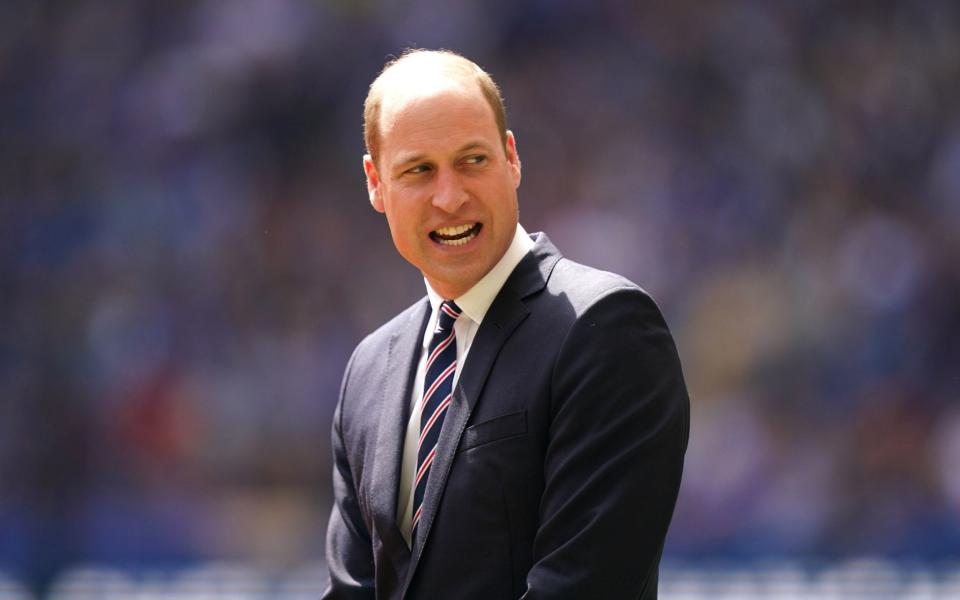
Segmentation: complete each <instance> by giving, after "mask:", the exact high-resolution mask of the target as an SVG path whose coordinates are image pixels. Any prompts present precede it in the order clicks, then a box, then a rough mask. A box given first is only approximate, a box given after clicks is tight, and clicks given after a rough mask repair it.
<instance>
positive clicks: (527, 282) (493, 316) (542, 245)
mask: <svg viewBox="0 0 960 600" xmlns="http://www.w3.org/2000/svg"><path fill="white" fill-rule="evenodd" d="M559 259H560V254H559V253H558V252H557V249H556V248H555V247H554V246H553V245H552V244H551V243H550V240H548V239H547V236H546V235H544V234H542V233H541V234H539V237H538V238H537V241H536V245H535V246H534V248H533V249H532V250H531V251H530V254H528V255H527V256H526V257H525V258H524V259H523V260H521V261H520V263H519V264H518V265H517V267H516V268H515V269H514V271H513V273H512V274H511V275H510V277H508V278H507V281H506V282H505V283H504V285H503V288H501V290H500V292H499V293H498V294H497V297H496V298H495V299H494V301H493V304H491V305H490V310H489V311H487V315H486V316H485V317H484V319H483V323H482V324H481V325H480V328H479V329H478V330H477V334H476V337H475V338H474V340H473V343H472V345H471V346H470V353H469V355H468V356H467V362H466V364H465V365H464V367H463V372H462V373H461V374H460V378H459V381H458V382H457V386H456V389H455V390H454V393H453V400H452V402H451V403H450V407H449V408H448V409H447V415H446V417H445V418H444V422H443V430H442V431H441V433H440V439H439V441H438V442H437V454H436V457H435V458H434V461H433V466H431V467H430V477H429V479H427V489H426V490H425V492H424V496H423V514H422V516H421V517H420V525H419V526H418V531H417V537H416V540H414V546H413V549H412V557H411V562H410V567H409V570H408V572H407V581H406V584H405V585H404V593H406V588H407V587H408V586H409V585H410V581H411V579H412V577H413V573H414V571H415V569H416V565H417V562H418V561H419V559H420V556H421V554H422V553H423V547H424V544H425V543H426V541H427V539H429V537H430V529H431V526H432V525H433V519H434V517H435V516H436V513H437V509H438V507H439V504H440V500H441V498H442V496H443V490H444V488H445V487H446V483H447V477H448V476H449V474H450V467H451V465H452V464H453V459H454V455H455V454H456V451H457V447H458V446H459V445H460V437H461V435H462V434H463V430H464V429H465V428H466V425H467V422H468V421H469V420H470V413H471V412H472V410H473V407H474V406H475V405H476V403H477V400H478V399H479V398H480V394H481V393H482V391H483V387H484V385H485V384H486V382H487V379H488V377H489V374H490V370H491V369H492V367H493V364H494V362H495V359H496V357H497V355H498V354H499V353H500V349H501V348H502V347H503V345H504V344H505V343H506V342H507V340H508V339H509V338H510V336H511V335H512V334H513V332H514V330H515V329H516V328H517V327H518V326H519V325H520V323H521V322H523V320H524V319H526V318H527V315H528V314H529V313H530V311H529V309H528V308H527V305H526V304H525V303H524V302H523V298H525V297H526V296H528V295H530V294H532V293H534V292H537V291H539V290H541V289H543V287H544V286H545V285H546V281H547V279H549V277H550V272H551V271H552V270H553V267H554V266H555V265H556V263H557V261H558V260H559Z"/></svg>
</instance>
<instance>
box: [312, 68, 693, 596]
mask: <svg viewBox="0 0 960 600" xmlns="http://www.w3.org/2000/svg"><path fill="white" fill-rule="evenodd" d="M364 121H365V141H366V145H367V149H368V152H369V154H367V155H366V156H364V158H363V168H364V170H365V172H366V176H367V188H368V192H369V196H370V203H371V204H372V205H373V207H374V208H375V209H376V210H377V211H379V212H381V213H384V214H385V215H386V219H387V223H388V225H389V228H390V233H391V235H392V237H393V241H394V244H395V245H396V247H397V250H398V251H399V252H400V254H401V255H402V256H403V257H404V258H405V259H407V260H408V261H409V262H410V263H412V264H413V265H415V266H416V267H417V268H418V269H420V271H421V272H422V273H423V276H424V279H425V282H426V287H427V297H426V298H424V299H421V300H420V301H418V302H417V303H415V304H414V305H413V306H411V307H410V308H408V309H407V310H405V311H404V312H402V313H400V314H399V315H398V316H396V317H395V318H394V319H393V320H391V321H390V322H388V323H387V324H386V325H384V326H382V327H381V328H380V329H378V330H377V331H375V332H373V333H372V334H370V336H368V337H367V338H366V339H365V340H363V341H362V342H361V343H360V345H359V346H358V347H357V349H356V350H355V351H354V354H353V356H352V357H351V359H350V362H349V364H348V365H347V369H346V374H345V375H344V380H343V386H342V389H341V395H340V402H339V404H338V406H337V410H336V413H335V415H334V425H333V451H334V461H335V464H334V474H333V480H334V492H335V497H336V498H335V506H334V508H333V511H332V515H331V518H330V525H329V529H328V534H327V563H328V565H329V570H330V585H329V587H328V589H327V591H326V593H325V595H324V598H327V599H341V598H380V599H384V598H390V599H394V598H396V599H399V598H409V599H414V598H416V599H421V598H422V599H430V600H435V599H441V598H443V599H447V598H449V599H455V600H469V599H477V600H496V599H500V598H503V599H508V598H510V599H516V598H523V599H526V600H535V599H536V600H539V599H546V598H550V599H561V598H564V599H567V598H569V599H576V600H611V599H618V598H624V599H626V598H630V599H637V598H655V597H656V594H657V572H658V564H659V561H660V555H661V551H662V548H663V542H664V537H665V535H666V531H667V526H668V524H669V522H670V517H671V514H672V512H673V507H674V504H675V501H676V496H677V490H678V487H679V485H680V474H681V470H682V466H683V455H684V451H685V449H686V444H687V434H688V419H689V406H688V400H687V394H686V390H685V387H684V382H683V376H682V374H681V370H680V363H679V360H678V358H677V353H676V349H675V347H674V344H673V341H672V339H671V336H670V333H669V331H668V330H667V326H666V324H665V323H664V321H663V318H662V317H661V315H660V312H659V310H658V309H657V307H656V305H655V304H654V303H653V301H652V300H651V299H650V298H649V297H648V296H647V295H646V294H645V293H644V292H643V291H642V290H640V288H638V287H637V286H636V285H634V284H633V283H631V282H629V281H627V280H626V279H624V278H622V277H619V276H617V275H614V274H611V273H605V272H602V271H598V270H595V269H591V268H589V267H584V266H582V265H578V264H576V263H574V262H571V261H569V260H567V259H565V258H563V257H562V256H561V255H560V253H559V252H558V251H557V249H556V248H555V247H554V246H553V245H552V244H551V243H550V240H548V239H547V237H546V236H545V235H544V234H542V233H541V234H537V235H535V236H533V237H531V236H528V235H527V234H526V232H524V230H523V228H522V227H521V226H520V225H519V223H518V208H517V206H518V205H517V187H518V186H519V184H520V158H519V156H518V154H517V144H516V140H515V138H514V135H513V134H512V133H511V132H510V131H508V130H507V128H506V119H505V116H504V110H503V102H502V100H501V99H500V95H499V91H498V90H497V88H496V85H495V84H494V83H493V81H492V80H491V79H490V77H489V75H487V74H486V73H485V72H483V71H482V70H481V69H480V68H479V67H478V66H477V65H475V64H474V63H472V62H470V61H469V60H467V59H465V58H463V57H461V56H459V55H456V54H453V53H450V52H445V51H443V52H437V51H412V52H408V53H406V54H405V55H403V56H402V57H401V58H400V59H399V60H396V61H395V62H393V63H391V64H388V65H387V67H386V68H385V69H384V71H383V72H382V73H381V74H380V76H379V77H378V78H377V79H376V80H375V81H374V83H373V84H372V85H371V87H370V93H369V95H368V97H367V100H366V104H365V109H364ZM597 243H603V242H602V240H597Z"/></svg>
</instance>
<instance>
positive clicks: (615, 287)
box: [547, 258, 652, 316]
mask: <svg viewBox="0 0 960 600" xmlns="http://www.w3.org/2000/svg"><path fill="white" fill-rule="evenodd" d="M547 292H548V293H550V294H551V295H556V296H559V295H562V296H563V297H564V298H565V299H566V301H567V302H569V303H570V305H571V306H572V307H573V309H574V312H575V313H576V314H577V315H578V316H579V315H581V314H583V312H585V311H586V310H588V309H589V308H590V307H592V306H593V305H594V304H596V303H597V302H598V301H600V300H601V299H603V298H606V297H607V296H609V295H610V294H615V293H619V292H625V293H628V294H631V295H640V296H642V297H643V298H644V299H645V300H647V301H652V298H650V296H649V294H647V292H646V291H645V290H644V289H643V288H641V287H640V286H639V285H637V284H636V283H634V282H632V281H630V280H629V279H627V278H626V277H624V276H622V275H618V274H616V273H611V272H609V271H603V270H601V269H597V268H594V267H589V266H587V265H582V264H580V263H578V262H574V261H572V260H569V259H567V258H561V259H560V260H559V261H558V262H557V265H556V267H555V268H554V269H553V272H552V273H551V276H550V279H549V281H548V282H547Z"/></svg>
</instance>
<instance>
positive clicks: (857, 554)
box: [0, 0, 960, 600]
mask: <svg viewBox="0 0 960 600" xmlns="http://www.w3.org/2000/svg"><path fill="white" fill-rule="evenodd" d="M407 46H421V47H448V48H453V49H457V50H460V51H462V52H464V53H466V54H467V55H468V56H470V57H472V58H474V59H475V60H477V62H479V63H480V64H481V65H483V66H484V67H485V68H487V69H488V70H489V71H491V72H492V73H493V75H494V77H495V78H496V79H497V80H498V81H499V82H500V84H501V86H502V88H503V91H504V94H505V96H506V100H507V107H508V112H509V118H510V124H511V127H512V128H513V129H514V131H515V132H516V134H517V138H518V144H519V149H520V154H521V157H522V159H523V164H524V167H525V168H524V181H523V185H522V186H521V220H522V222H523V224H524V225H525V226H526V228H527V229H528V230H530V231H539V230H543V231H546V232H548V234H549V235H550V236H551V238H552V239H553V240H554V241H555V242H556V243H557V244H558V246H559V247H560V248H561V250H563V251H564V252H565V253H566V254H567V256H569V257H571V258H573V259H575V260H579V261H582V262H587V263H590V264H594V265H597V266H602V267H606V268H609V269H611V270H615V271H619V272H621V273H624V274H626V275H628V276H630V277H631V278H633V279H634V280H636V281H638V282H640V283H641V284H642V285H643V286H644V287H646V288H647V289H648V290H649V291H650V292H651V293H652V294H653V295H654V296H655V297H656V298H657V299H658V301H659V302H660V304H661V306H662V308H663V310H664V312H665V313H666V315H667V318H668V321H669V322H670V324H671V326H672V328H673V330H674V333H675V335H676V337H677V341H678V344H679V347H680V352H681V355H682V358H683V361H684V365H685V370H686V374H687V378H688V383H689V386H690V391H691V396H692V404H693V423H692V438H691V445H690V449H689V453H688V456H687V468H686V474H685V481H684V485H683V489H682V491H681V497H680V501H679V505H678V507H677V512H676V516H675V519H674V524H673V526H672V529H671V531H670V535H669V538H668V544H667V548H666V556H665V562H664V565H665V567H664V577H663V583H662V591H663V594H662V595H663V597H665V598H668V599H671V598H673V599H678V598H684V599H693V598H851V597H869V598H949V597H954V598H956V597H960V375H958V373H960V235H958V234H960V110H958V107H960V6H958V3H957V2H956V1H955V0H926V1H919V2H893V1H884V0H879V1H875V2H828V1H826V0H809V1H804V2H795V1H788V0H778V1H770V2H762V1H759V0H758V1H756V2H749V1H740V2H720V3H706V2H694V1H690V0H680V1H677V0H675V1H673V2H649V3H642V2H634V1H627V0H620V1H607V2H594V1H592V0H555V1H548V0H541V1H532V2H515V1H513V0H492V1H487V2H483V3H480V2H477V3H447V2H442V1H440V0H407V1H401V0H379V1H378V0H353V1H351V0H340V1H320V0H316V1H313V2H303V1H297V0H236V1H232V2H219V1H214V0H207V1H183V0H180V1H168V2H159V1H156V2H151V1H148V0H128V1H125V2H108V1H83V2H67V1H49V0H48V1H40V0H37V1H28V2H4V3H2V4H0V331H2V336H0V598H3V599H5V600H11V599H13V600H38V599H41V598H44V599H45V598H57V599H58V600H66V599H71V600H72V599H77V598H91V599H92V598H289V599H293V598H297V599H299V598H315V597H316V596H317V595H318V592H319V586H320V581H321V578H322V576H323V573H324V563H323V539H324V529H325V524H326V519H327V515H328V510H329V506H330V489H329V471H330V454H329V433H328V432H329V426H330V417H331V413H332V411H333V406H334V403H335V401H336V395H337V390H338V386H339V380H340V375H341V373H342V368H343V366H344V364H345V361H346V359H347V357H348V355H349V353H350V351H351V350H352V348H353V346H354V344H356V343H357V342H358V341H359V340H360V339H361V337H362V336H363V335H364V334H365V333H366V332H368V331H369V330H371V329H372V328H374V327H375V326H377V325H378V324H380V323H381V322H383V321H384V320H385V319H386V318H387V317H389V316H391V315H393V314H394V313H395V312H396V311H398V310H400V309H401V308H403V307H405V306H407V305H408V304H409V303H410V302H412V301H413V300H414V299H416V298H418V297H419V296H421V295H422V293H423V287H422V282H421V280H420V279H419V277H418V276H417V273H416V272H415V271H414V270H412V268H410V267H409V266H408V265H406V264H405V263H404V262H403V261H402V260H401V259H400V258H399V257H398V256H397V255H396V254H395V252H394V250H393V248H392V245H391V242H390V239H389V236H388V232H387V228H386V225H385V223H384V222H383V220H382V219H381V218H380V216H379V215H377V214H376V213H374V212H373V211H372V210H371V209H370V207H369V205H368V204H367V201H366V195H365V189H364V182H363V177H362V171H361V168H360V156H361V154H362V151H363V148H362V139H361V132H360V125H361V103H362V100H363V97H364V95H365V92H366V86H367V85H368V84H369V82H370V80H371V79H372V78H373V76H374V75H375V74H376V72H377V71H378V70H379V68H380V66H381V65H382V63H383V61H384V59H385V58H386V57H387V56H388V55H391V54H396V53H398V52H400V51H401V50H402V49H403V48H404V47H407ZM629 544H630V540H624V547H625V548H629Z"/></svg>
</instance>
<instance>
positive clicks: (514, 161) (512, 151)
mask: <svg viewBox="0 0 960 600" xmlns="http://www.w3.org/2000/svg"><path fill="white" fill-rule="evenodd" d="M504 150H505V151H506V153H507V163H508V164H509V165H510V172H511V175H512V176H513V187H519V185H520V155H519V154H517V140H516V138H515V137H514V135H513V132H512V131H510V130H509V129H508V130H507V143H506V145H505V146H504Z"/></svg>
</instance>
